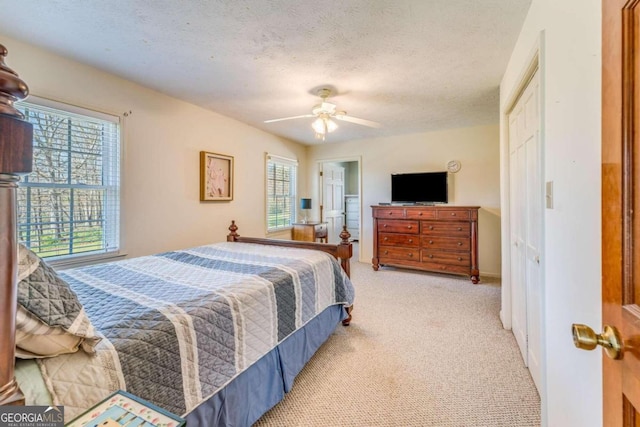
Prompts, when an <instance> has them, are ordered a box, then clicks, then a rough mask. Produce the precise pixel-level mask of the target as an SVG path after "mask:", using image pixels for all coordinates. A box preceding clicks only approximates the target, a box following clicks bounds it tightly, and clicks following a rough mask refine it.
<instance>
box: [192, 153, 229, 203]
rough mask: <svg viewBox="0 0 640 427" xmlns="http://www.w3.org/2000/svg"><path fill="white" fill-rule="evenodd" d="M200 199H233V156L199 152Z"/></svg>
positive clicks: (208, 200)
mask: <svg viewBox="0 0 640 427" xmlns="http://www.w3.org/2000/svg"><path fill="white" fill-rule="evenodd" d="M200 200H201V201H203V202H211V201H226V200H233V157H232V156H225V155H224V154H216V153H209V152H207V151H201V152H200Z"/></svg>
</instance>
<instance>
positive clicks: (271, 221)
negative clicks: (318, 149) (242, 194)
mask: <svg viewBox="0 0 640 427" xmlns="http://www.w3.org/2000/svg"><path fill="white" fill-rule="evenodd" d="M297 169H298V162H297V161H296V160H293V159H287V158H284V157H279V156H274V155H272V154H267V165H266V170H267V179H266V182H267V191H266V193H267V194H266V198H267V231H277V230H279V229H283V228H286V227H290V226H291V224H293V223H294V221H295V218H296V203H295V201H296V188H297V186H298V183H297V182H298V181H297Z"/></svg>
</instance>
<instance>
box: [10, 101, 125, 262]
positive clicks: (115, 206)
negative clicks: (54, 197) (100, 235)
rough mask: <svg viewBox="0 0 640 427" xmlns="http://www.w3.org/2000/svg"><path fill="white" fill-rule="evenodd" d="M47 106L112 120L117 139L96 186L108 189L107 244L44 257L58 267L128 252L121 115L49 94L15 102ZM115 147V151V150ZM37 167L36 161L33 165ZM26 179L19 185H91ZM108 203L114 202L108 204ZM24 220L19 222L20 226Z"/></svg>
mask: <svg viewBox="0 0 640 427" xmlns="http://www.w3.org/2000/svg"><path fill="white" fill-rule="evenodd" d="M30 106H31V107H33V108H39V107H41V108H44V109H53V110H56V111H57V112H59V113H60V114H65V113H68V114H69V116H70V117H80V118H82V117H87V118H92V119H98V120H102V121H106V122H111V123H113V124H115V125H116V131H115V137H116V139H117V141H116V144H115V146H114V145H108V146H105V147H104V150H105V151H104V152H103V154H102V156H101V160H102V161H104V160H105V159H108V160H111V161H110V162H108V163H107V164H106V165H105V166H103V168H102V174H103V184H102V185H98V186H95V188H96V189H104V190H105V191H106V195H105V201H104V203H105V204H106V205H107V206H106V207H105V208H104V211H105V213H108V215H106V217H105V224H106V225H105V226H104V229H105V230H107V231H108V232H109V237H105V238H104V239H105V240H107V243H106V245H105V247H103V248H102V249H100V250H96V251H88V252H81V253H75V254H66V255H58V256H49V257H46V258H45V259H46V260H47V263H48V264H51V265H54V266H55V267H58V268H66V267H75V266H79V265H87V264H93V263H97V262H104V261H106V260H108V259H112V258H116V257H123V256H125V255H126V254H124V253H122V252H121V236H120V216H121V213H120V210H121V201H120V198H121V186H122V180H121V172H120V171H121V164H122V123H121V118H120V117H119V116H117V115H114V114H109V113H104V112H100V111H95V110H90V109H87V108H83V107H79V106H75V105H70V104H65V103H62V102H58V101H53V100H50V99H46V98H40V97H36V96H30V97H29V98H28V100H27V101H24V102H20V103H17V104H16V107H18V108H24V107H26V108H28V107H30ZM114 150H115V152H113V151H114ZM34 167H35V165H34ZM24 181H25V180H24V179H23V182H22V183H21V184H20V187H23V188H24V187H31V188H35V187H40V188H54V187H58V186H62V187H65V188H79V189H88V188H91V187H92V186H86V185H82V184H63V185H60V184H51V185H47V184H46V183H30V182H24ZM109 204H111V205H110V206H109ZM20 225H21V224H18V226H20Z"/></svg>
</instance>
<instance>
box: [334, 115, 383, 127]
mask: <svg viewBox="0 0 640 427" xmlns="http://www.w3.org/2000/svg"><path fill="white" fill-rule="evenodd" d="M335 118H336V119H338V120H342V121H344V122H349V123H355V124H357V125H362V126H368V127H370V128H379V127H380V126H381V125H380V123H377V122H372V121H371V120H365V119H359V118H357V117H352V116H347V115H346V114H336V115H335Z"/></svg>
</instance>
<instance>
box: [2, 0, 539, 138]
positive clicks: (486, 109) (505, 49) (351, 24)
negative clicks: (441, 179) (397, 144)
mask: <svg viewBox="0 0 640 427" xmlns="http://www.w3.org/2000/svg"><path fill="white" fill-rule="evenodd" d="M530 2H531V1H530V0H323V1H317V0H299V1H292V0H191V1H188V0H109V1H104V0H48V1H42V0H20V1H15V0H0V10H1V11H2V13H0V32H2V33H4V34H6V35H7V36H10V37H13V38H16V39H18V40H22V41H26V42H28V43H32V44H34V45H38V46H41V47H44V48H46V49H48V50H51V51H54V52H56V53H59V54H61V55H63V56H66V57H69V58H72V59H74V60H77V61H80V62H83V63H87V64H90V65H92V66H95V67H97V68H101V69H104V70H106V71H109V72H111V73H114V74H117V75H119V76H122V77H124V78H126V79H129V80H132V81H135V82H138V83H140V84H142V85H145V86H147V87H151V88H154V89H156V90H158V91H161V92H164V93H166V94H169V95H171V96H174V97H177V98H181V99H184V100H187V101H190V102H192V103H194V104H197V105H200V106H202V107H205V108H208V109H210V110H213V111H216V112H218V113H221V114H223V115H226V116H229V117H233V118H235V119H237V120H240V121H242V122H245V123H248V124H250V125H252V126H255V127H258V128H261V129H264V130H266V131H268V132H271V133H274V134H277V135H281V136H284V137H287V138H290V139H293V140H296V141H300V142H303V143H306V144H314V143H318V141H317V140H315V139H314V135H313V131H312V130H311V127H310V125H311V121H312V119H310V118H304V119H297V120H289V121H283V122H277V123H269V124H265V123H263V121H264V120H268V119H274V118H279V117H288V116H297V115H302V114H307V113H310V110H311V108H312V107H313V106H314V105H315V104H317V103H318V101H319V98H318V97H317V95H316V93H317V90H318V89H319V88H322V87H330V88H332V89H333V91H334V93H335V95H334V96H332V97H331V98H330V99H329V101H330V102H333V103H335V104H337V105H338V109H340V110H345V111H347V113H348V114H349V115H352V116H355V117H359V118H364V119H368V120H373V121H376V122H379V123H380V124H381V125H382V126H381V127H380V128H379V129H372V128H368V127H364V126H359V125H356V124H352V123H345V122H339V128H338V129H337V130H336V131H335V132H334V133H331V134H329V136H328V138H327V141H326V142H325V143H331V142H341V141H349V140H353V139H359V138H372V137H377V136H390V135H398V134H407V133H416V132H423V131H430V130H437V129H446V128H455V127H464V126H474V125H480V124H488V123H497V121H498V86H499V83H500V79H501V77H502V73H503V72H504V70H505V68H506V64H507V61H508V59H509V54H510V52H511V50H512V48H513V46H514V44H515V41H516V38H517V36H518V33H519V30H520V27H521V25H522V23H523V21H524V18H525V15H526V12H527V10H528V8H529V4H530ZM0 43H1V40H0Z"/></svg>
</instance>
